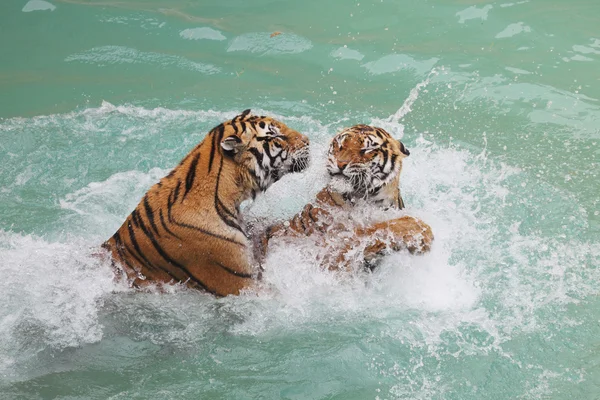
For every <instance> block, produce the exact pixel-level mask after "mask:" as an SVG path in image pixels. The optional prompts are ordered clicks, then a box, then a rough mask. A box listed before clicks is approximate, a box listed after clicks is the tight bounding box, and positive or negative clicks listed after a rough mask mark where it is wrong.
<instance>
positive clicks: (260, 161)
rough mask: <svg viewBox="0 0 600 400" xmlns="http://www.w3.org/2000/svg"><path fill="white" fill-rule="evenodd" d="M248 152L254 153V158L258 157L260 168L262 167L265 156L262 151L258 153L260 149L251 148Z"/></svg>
mask: <svg viewBox="0 0 600 400" xmlns="http://www.w3.org/2000/svg"><path fill="white" fill-rule="evenodd" d="M248 151H249V152H250V153H252V155H254V157H256V161H258V166H259V167H262V162H263V154H262V153H261V152H260V151H258V149H256V148H254V147H250V148H249V149H248Z"/></svg>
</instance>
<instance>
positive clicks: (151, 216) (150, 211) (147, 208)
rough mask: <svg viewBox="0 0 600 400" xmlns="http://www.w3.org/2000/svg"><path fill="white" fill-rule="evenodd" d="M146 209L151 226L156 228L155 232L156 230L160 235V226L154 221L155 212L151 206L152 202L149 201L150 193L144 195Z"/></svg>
mask: <svg viewBox="0 0 600 400" xmlns="http://www.w3.org/2000/svg"><path fill="white" fill-rule="evenodd" d="M144 210H146V218H148V221H149V222H150V226H151V227H152V229H154V232H156V234H157V235H158V236H160V233H158V227H157V226H156V223H155V222H154V212H153V211H152V208H151V207H150V204H149V203H148V194H146V195H145V196H144Z"/></svg>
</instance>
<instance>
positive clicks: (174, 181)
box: [102, 110, 308, 296]
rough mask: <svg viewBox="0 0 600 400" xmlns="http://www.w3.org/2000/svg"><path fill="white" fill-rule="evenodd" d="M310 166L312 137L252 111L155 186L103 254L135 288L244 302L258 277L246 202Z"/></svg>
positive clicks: (217, 131)
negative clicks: (177, 286) (154, 286)
mask: <svg viewBox="0 0 600 400" xmlns="http://www.w3.org/2000/svg"><path fill="white" fill-rule="evenodd" d="M307 162H308V138H307V137H306V136H304V135H302V134H300V133H298V132H296V131H294V130H292V129H290V128H288V127H287V126H285V125H284V124H282V123H281V122H278V121H276V120H274V119H272V118H269V117H258V116H252V115H250V110H246V111H244V113H242V114H240V115H238V116H237V117H235V118H233V119H232V120H231V121H227V122H225V123H222V124H220V125H219V126H217V127H215V128H214V129H212V130H211V131H210V132H209V133H208V134H207V135H206V137H205V139H204V140H203V141H202V142H201V143H200V144H198V145H197V146H196V147H195V148H194V149H193V150H192V151H191V152H190V153H189V154H188V155H187V156H186V157H185V158H184V159H183V160H182V161H181V162H180V163H179V165H178V166H176V167H175V168H174V169H173V170H172V171H171V172H170V173H169V174H168V175H167V176H166V177H164V178H162V179H161V180H160V182H158V183H156V184H155V185H154V186H152V187H151V188H150V190H148V192H147V193H146V194H145V195H144V197H143V198H142V200H141V201H140V203H139V204H138V206H137V207H136V208H135V210H133V212H132V213H131V214H130V215H129V216H128V217H127V219H126V220H125V222H124V223H123V225H122V226H121V227H120V228H119V230H118V231H117V232H116V233H115V234H114V235H113V236H112V237H111V238H110V239H108V240H107V241H106V242H105V243H104V244H103V246H102V247H103V248H105V249H106V250H108V252H110V255H111V256H112V259H113V261H114V266H115V267H116V268H118V269H120V270H122V271H123V272H124V273H125V274H126V276H127V278H128V280H129V282H130V284H131V285H132V286H134V287H141V286H144V285H146V284H148V283H179V282H182V283H185V284H187V285H188V286H190V287H192V288H196V289H201V290H205V291H207V292H209V293H212V294H214V295H217V296H225V295H229V294H239V293H240V291H241V290H242V289H244V288H247V287H249V286H251V285H252V284H253V282H254V281H255V280H256V279H257V276H258V273H259V271H258V269H257V267H256V264H255V263H254V262H253V260H252V243H251V241H250V240H249V239H248V237H247V234H246V232H245V228H244V223H243V221H242V218H241V215H240V210H239V206H240V204H241V202H242V201H244V200H246V199H248V198H254V197H255V196H256V195H257V193H259V192H262V191H264V190H266V189H267V188H268V187H269V185H270V184H272V183H273V182H275V181H276V180H277V179H279V178H280V177H281V176H283V175H284V174H286V173H288V172H292V171H300V170H302V169H304V168H305V167H306V165H307Z"/></svg>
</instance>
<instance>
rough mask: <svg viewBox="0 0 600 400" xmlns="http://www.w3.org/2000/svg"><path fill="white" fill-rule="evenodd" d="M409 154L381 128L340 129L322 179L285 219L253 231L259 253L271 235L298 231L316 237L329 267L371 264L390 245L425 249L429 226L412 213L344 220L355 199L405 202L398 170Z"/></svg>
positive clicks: (388, 204)
mask: <svg viewBox="0 0 600 400" xmlns="http://www.w3.org/2000/svg"><path fill="white" fill-rule="evenodd" d="M409 155H410V152H409V150H408V149H407V148H406V147H405V146H404V144H403V143H402V142H401V141H399V140H396V139H394V138H393V137H392V136H391V135H390V134H389V133H388V132H386V131H385V130H384V129H382V128H378V127H374V126H369V125H364V124H359V125H355V126H352V127H350V128H346V129H343V130H342V131H341V132H340V133H338V134H337V135H335V136H334V138H333V139H332V140H331V143H330V145H329V149H328V153H327V171H328V173H329V176H330V181H329V183H328V185H327V186H326V187H325V188H323V189H322V190H321V191H320V192H319V193H318V194H317V195H316V200H315V201H314V202H312V203H309V204H307V205H306V206H305V207H304V208H303V209H302V211H300V212H299V213H298V214H296V215H295V216H294V217H292V218H291V219H290V220H288V221H285V222H280V223H278V224H275V225H272V226H269V227H268V228H267V229H265V230H264V231H263V232H262V233H261V234H260V235H259V237H258V239H257V242H258V243H257V245H256V246H257V248H258V249H259V250H258V256H259V258H260V259H262V260H264V259H265V258H266V255H267V248H268V246H269V242H270V241H271V240H273V239H276V238H280V239H284V240H289V239H293V238H297V237H302V236H308V237H318V241H317V245H318V246H320V247H324V248H326V250H327V251H325V252H324V257H323V259H322V260H321V261H322V263H321V264H322V266H323V267H326V268H328V269H330V270H340V269H344V270H353V269H354V268H353V267H352V266H353V265H355V264H356V261H358V262H359V264H362V265H363V266H365V267H368V269H371V270H372V269H373V268H374V267H375V266H376V265H377V261H379V260H380V259H381V257H382V256H383V255H384V254H386V253H387V252H389V251H390V250H393V251H399V250H402V249H407V250H409V251H410V252H411V253H416V254H419V253H425V252H427V251H429V250H430V248H431V243H432V241H433V232H432V230H431V227H430V226H429V225H427V224H426V223H425V222H423V221H422V220H420V219H418V218H415V217H411V216H403V217H400V218H395V219H391V220H388V221H383V222H378V223H374V224H371V225H367V226H347V223H345V221H348V220H351V216H352V214H353V213H355V212H356V207H358V206H359V205H360V204H367V205H368V204H373V205H376V206H378V207H382V208H384V209H398V210H401V209H403V208H404V207H405V205H404V201H403V199H402V196H401V194H400V172H401V170H402V160H403V159H404V158H405V157H407V156H409ZM356 250H358V253H359V259H358V260H355V258H356V257H357V255H356V254H357V251H356Z"/></svg>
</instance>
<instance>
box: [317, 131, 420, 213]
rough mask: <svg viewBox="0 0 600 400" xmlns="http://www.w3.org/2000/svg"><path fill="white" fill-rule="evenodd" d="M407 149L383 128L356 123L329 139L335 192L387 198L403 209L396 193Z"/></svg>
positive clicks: (380, 198) (330, 171)
mask: <svg viewBox="0 0 600 400" xmlns="http://www.w3.org/2000/svg"><path fill="white" fill-rule="evenodd" d="M409 154H410V152H409V151H408V149H406V147H404V144H402V142H400V141H399V140H396V139H394V138H393V137H392V136H391V135H390V134H389V133H387V132H386V131H385V130H383V129H381V128H377V127H372V126H369V125H355V126H353V127H351V128H347V129H344V130H343V131H342V132H340V133H338V134H337V135H336V136H335V137H334V138H333V139H332V141H331V144H330V146H329V151H328V157H327V170H328V172H329V175H330V176H331V177H332V184H331V185H332V186H333V187H334V188H335V189H336V191H338V192H340V193H342V194H344V195H346V196H349V197H360V198H369V199H373V200H387V202H388V203H390V204H393V205H396V206H397V207H398V208H403V204H402V199H401V197H400V194H399V187H398V186H399V176H400V170H401V169H402V160H403V159H404V158H405V157H406V156H408V155H409Z"/></svg>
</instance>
